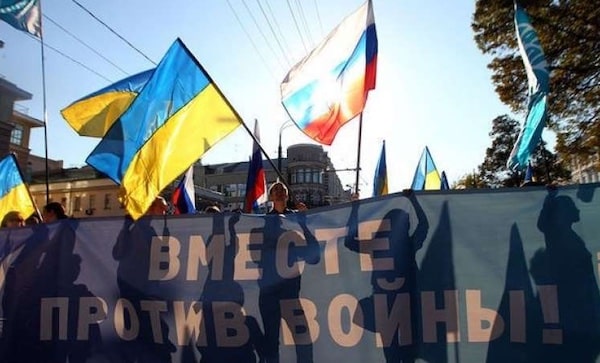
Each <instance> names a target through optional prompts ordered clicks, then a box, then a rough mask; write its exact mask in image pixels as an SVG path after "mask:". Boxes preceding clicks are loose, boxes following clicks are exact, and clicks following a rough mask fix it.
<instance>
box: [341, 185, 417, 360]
mask: <svg viewBox="0 0 600 363" xmlns="http://www.w3.org/2000/svg"><path fill="white" fill-rule="evenodd" d="M403 194H404V195H405V196H406V197H407V198H408V199H409V200H410V206H412V208H413V209H414V213H415V215H414V216H413V217H416V221H417V225H416V226H411V219H412V220H413V221H414V220H415V219H414V218H411V212H409V211H406V210H404V209H392V210H390V211H388V212H387V213H386V214H385V216H384V217H383V219H382V223H381V224H380V226H379V228H378V230H377V231H376V232H375V234H374V236H373V238H372V240H371V241H364V240H363V241H361V240H359V238H358V208H359V205H360V204H359V203H358V202H353V203H352V210H351V213H350V219H349V221H348V226H349V233H348V236H347V237H346V239H345V242H344V245H345V246H346V247H347V248H348V249H350V250H352V251H354V252H357V253H369V251H368V249H369V247H368V245H370V244H371V243H374V244H380V243H381V241H389V245H387V246H385V248H384V246H381V245H380V246H378V247H377V248H376V249H377V250H378V251H377V252H373V253H374V254H375V255H376V256H375V257H376V258H377V259H378V260H379V261H391V264H392V265H391V266H389V265H385V266H383V265H382V266H373V272H372V273H371V285H372V293H371V295H370V296H368V297H366V298H363V299H361V300H360V301H359V304H360V310H361V311H362V316H361V317H357V316H355V317H354V319H353V321H354V323H356V324H358V325H360V326H362V327H364V328H365V329H367V330H369V331H372V332H377V333H379V336H380V338H381V343H382V344H383V353H384V356H385V360H386V362H388V363H391V362H414V361H415V360H416V359H417V356H418V350H419V343H418V342H419V341H420V337H419V335H420V329H418V324H419V321H418V319H416V318H417V317H419V316H420V313H419V299H418V287H417V274H418V266H417V263H416V259H415V254H416V252H417V251H418V250H419V249H420V248H421V247H422V245H423V242H424V240H425V238H426V237H427V232H428V229H429V222H428V221H427V217H426V216H425V213H424V212H423V209H422V208H421V206H420V205H419V203H418V201H417V199H416V196H415V194H414V192H413V191H412V190H406V191H404V192H403ZM413 227H414V228H413ZM411 230H412V231H413V232H412V233H411ZM394 322H396V323H397V324H396V323H394Z"/></svg>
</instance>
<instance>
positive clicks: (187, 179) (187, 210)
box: [171, 165, 196, 214]
mask: <svg viewBox="0 0 600 363" xmlns="http://www.w3.org/2000/svg"><path fill="white" fill-rule="evenodd" d="M171 203H173V207H174V214H194V213H196V191H195V189H194V165H192V166H190V167H189V169H188V170H187V171H186V172H185V174H183V177H182V178H181V181H180V182H179V184H178V185H177V188H175V190H174V191H173V195H172V196H171Z"/></svg>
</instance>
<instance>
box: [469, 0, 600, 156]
mask: <svg viewBox="0 0 600 363" xmlns="http://www.w3.org/2000/svg"><path fill="white" fill-rule="evenodd" d="M519 4H520V5H521V6H522V7H523V8H524V9H525V11H526V12H527V13H528V14H529V17H530V19H531V22H532V25H533V27H534V28H535V30H536V32H537V34H538V37H539V39H540V43H541V45H542V48H543V49H544V53H545V55H546V60H547V61H548V64H549V66H550V94H549V112H548V114H549V120H548V123H549V126H550V127H551V128H552V129H553V130H554V131H555V132H556V133H557V145H556V150H557V152H558V153H559V155H560V157H561V159H563V160H564V161H565V162H570V161H572V160H573V159H574V158H577V159H579V160H587V159H588V158H589V157H590V156H591V155H594V154H597V153H598V152H600V56H599V54H600V4H599V3H598V1H597V0H520V1H519ZM513 16H514V9H513V0H477V2H476V8H475V14H474V16H473V22H472V24H471V26H472V29H473V31H474V32H475V41H476V43H477V45H478V47H479V48H480V49H481V51H482V52H483V53H485V54H488V55H490V56H492V60H491V62H490V63H489V65H488V67H489V68H490V69H491V70H492V72H493V75H492V80H493V82H494V85H495V87H496V92H497V93H498V95H499V97H500V99H501V101H502V102H504V103H505V104H507V105H508V106H510V107H511V108H512V109H513V110H514V111H515V112H522V113H524V112H525V111H526V110H527V96H528V95H527V75H526V73H525V68H524V66H523V61H522V59H521V56H520V54H519V50H518V45H517V39H516V33H515V25H514V20H513Z"/></svg>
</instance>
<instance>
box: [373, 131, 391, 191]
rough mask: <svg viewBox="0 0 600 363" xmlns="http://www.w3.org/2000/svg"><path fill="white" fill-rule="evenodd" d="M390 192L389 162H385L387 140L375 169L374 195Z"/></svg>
mask: <svg viewBox="0 0 600 363" xmlns="http://www.w3.org/2000/svg"><path fill="white" fill-rule="evenodd" d="M387 193H388V179H387V164H386V162H385V140H384V141H383V145H382V146H381V155H380V156H379V161H378V162H377V168H376V169H375V179H374V180H373V196H374V197H376V196H379V195H386V194H387Z"/></svg>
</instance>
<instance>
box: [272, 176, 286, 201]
mask: <svg viewBox="0 0 600 363" xmlns="http://www.w3.org/2000/svg"><path fill="white" fill-rule="evenodd" d="M269 200H270V201H272V202H284V203H285V202H287V200H288V188H287V187H286V186H285V184H283V183H282V182H280V181H277V182H275V183H273V184H271V186H270V187H269Z"/></svg>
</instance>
